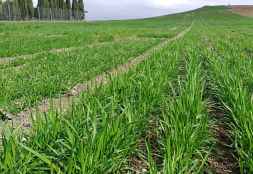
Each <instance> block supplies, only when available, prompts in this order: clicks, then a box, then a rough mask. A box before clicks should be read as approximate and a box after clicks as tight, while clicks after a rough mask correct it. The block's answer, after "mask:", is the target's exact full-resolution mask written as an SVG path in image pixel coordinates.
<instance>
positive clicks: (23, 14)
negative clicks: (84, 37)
mask: <svg viewBox="0 0 253 174" xmlns="http://www.w3.org/2000/svg"><path fill="white" fill-rule="evenodd" d="M83 1H84V0H38V4H37V7H34V5H33V1H32V0H4V1H3V0H0V20H30V19H39V20H83V19H85V10H84V2H83Z"/></svg>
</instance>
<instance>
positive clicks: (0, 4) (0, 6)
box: [0, 0, 4, 19]
mask: <svg viewBox="0 0 253 174" xmlns="http://www.w3.org/2000/svg"><path fill="white" fill-rule="evenodd" d="M0 19H4V17H3V2H2V0H0Z"/></svg>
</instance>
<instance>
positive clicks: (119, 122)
mask: <svg viewBox="0 0 253 174" xmlns="http://www.w3.org/2000/svg"><path fill="white" fill-rule="evenodd" d="M252 45H253V21H252V18H248V17H243V16H239V15H237V14H234V13H232V12H231V10H230V9H229V8H228V7H223V6H221V7H203V8H201V9H198V10H195V11H191V12H187V13H181V14H176V15H169V16H163V17H158V18H152V19H143V20H129V21H109V22H93V23H81V22H80V23H70V22H69V23H64V22H56V23H49V22H23V23H22V22H18V23H15V22H2V23H0V57H1V58H0V88H1V90H0V126H1V128H0V133H1V141H0V142H1V145H0V173H6V174H9V173H21V174H29V173H31V174H33V173H57V174H61V173H62V174H65V173H82V174H89V173H90V174H91V173H92V174H93V173H95V174H97V173H98V174H100V173H143V174H145V173H150V174H158V173H165V174H184V173H196V174H198V173H203V174H204V173H214V174H215V173H218V174H229V173H241V174H244V173H253V47H252Z"/></svg>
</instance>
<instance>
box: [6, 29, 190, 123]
mask: <svg viewBox="0 0 253 174" xmlns="http://www.w3.org/2000/svg"><path fill="white" fill-rule="evenodd" d="M192 25H193V24H192ZM192 25H191V26H190V27H188V28H187V29H185V30H184V31H182V32H180V33H179V34H178V35H176V36H175V37H173V38H170V39H167V40H165V41H163V42H162V43H160V44H158V45H157V46H155V47H153V48H151V49H149V50H147V51H146V52H144V53H143V54H141V55H139V56H138V57H135V58H133V59H130V61H129V62H128V63H126V64H123V65H119V66H118V67H116V68H113V69H111V70H109V71H107V72H104V73H102V74H101V75H98V76H96V77H95V78H94V79H92V80H90V81H87V82H85V83H83V84H77V85H76V86H74V87H73V88H72V89H70V90H69V91H67V92H66V93H65V94H64V95H63V96H61V97H59V98H53V99H45V100H43V101H42V102H41V103H40V104H39V105H38V106H37V107H35V108H27V109H25V110H24V111H22V112H20V113H18V114H17V115H12V114H10V113H4V112H3V111H2V113H4V115H6V116H7V118H8V119H6V120H7V123H8V124H9V125H12V126H13V127H14V128H30V127H31V119H32V118H33V119H35V117H34V116H36V115H37V114H43V113H47V112H48V111H49V110H50V108H53V109H54V110H57V111H61V112H62V111H63V112H64V111H67V110H69V109H70V108H71V106H72V104H73V102H76V101H77V100H78V96H79V95H80V94H81V93H83V92H86V91H88V90H89V89H93V88H96V87H98V86H101V85H105V84H108V83H109V82H110V79H111V78H114V77H116V76H118V75H120V74H124V73H126V72H127V71H128V70H130V69H131V68H133V67H135V66H136V65H138V64H140V63H141V62H143V61H144V60H146V59H148V58H149V56H151V55H152V54H153V53H154V52H156V51H158V50H161V49H162V48H163V47H164V46H166V45H167V44H168V43H170V42H173V41H175V40H177V39H179V38H182V37H183V36H184V35H185V34H186V33H188V32H189V31H190V30H191V28H192ZM8 120H9V121H8Z"/></svg>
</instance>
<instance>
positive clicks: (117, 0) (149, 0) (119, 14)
mask: <svg viewBox="0 0 253 174" xmlns="http://www.w3.org/2000/svg"><path fill="white" fill-rule="evenodd" d="M33 1H34V2H35V3H36V1H37V0H33ZM228 4H240V5H243V4H244V5H246V4H251V5H253V0H85V8H86V10H87V11H88V12H89V13H88V14H87V19H88V20H106V19H129V18H144V17H152V16H159V15H164V14H171V13H176V12H181V11H186V10H191V9H195V8H198V7H201V6H204V5H228Z"/></svg>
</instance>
